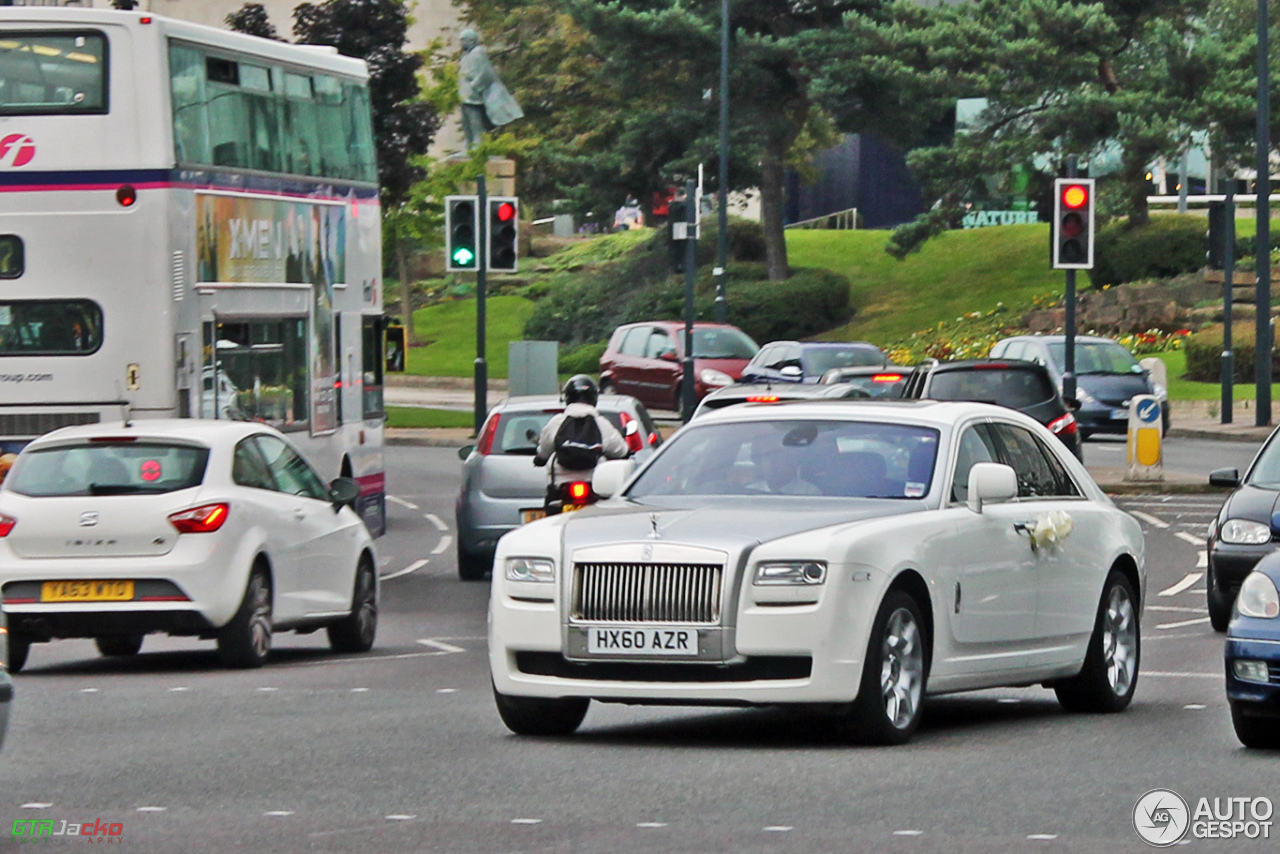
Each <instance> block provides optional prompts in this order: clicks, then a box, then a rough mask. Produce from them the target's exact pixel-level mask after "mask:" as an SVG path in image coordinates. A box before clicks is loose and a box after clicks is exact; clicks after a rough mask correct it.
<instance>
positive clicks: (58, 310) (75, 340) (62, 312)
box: [0, 300, 102, 356]
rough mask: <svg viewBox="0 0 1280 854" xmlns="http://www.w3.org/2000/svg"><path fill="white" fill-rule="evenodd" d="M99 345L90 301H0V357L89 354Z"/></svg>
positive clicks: (96, 310)
mask: <svg viewBox="0 0 1280 854" xmlns="http://www.w3.org/2000/svg"><path fill="white" fill-rule="evenodd" d="M101 346H102V309H101V308H100V307H99V306H98V304H97V303H95V302H91V301H90V300H13V301H9V302H3V301H0V356H88V355H89V354H90V353H93V352H96V351H97V349H98V348H99V347H101Z"/></svg>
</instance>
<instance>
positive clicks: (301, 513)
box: [293, 507, 307, 522]
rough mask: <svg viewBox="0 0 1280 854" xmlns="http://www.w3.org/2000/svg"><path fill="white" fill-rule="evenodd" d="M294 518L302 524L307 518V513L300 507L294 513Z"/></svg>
mask: <svg viewBox="0 0 1280 854" xmlns="http://www.w3.org/2000/svg"><path fill="white" fill-rule="evenodd" d="M293 518H295V519H297V520H298V521H299V522H301V521H302V520H303V519H305V518H307V511H306V510H303V509H302V508H301V507H299V508H297V509H296V510H294V511H293Z"/></svg>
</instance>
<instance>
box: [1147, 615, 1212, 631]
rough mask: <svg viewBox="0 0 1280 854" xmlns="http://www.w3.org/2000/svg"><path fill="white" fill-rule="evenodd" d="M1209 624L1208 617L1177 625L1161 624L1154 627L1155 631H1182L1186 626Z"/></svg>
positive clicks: (1183, 621)
mask: <svg viewBox="0 0 1280 854" xmlns="http://www.w3.org/2000/svg"><path fill="white" fill-rule="evenodd" d="M1207 622H1209V618H1208V617H1196V618H1195V619H1194V620H1181V621H1179V622H1177V623H1161V624H1159V625H1158V626H1156V628H1157V629H1182V628H1186V627H1187V626H1198V625H1200V624H1201V623H1207Z"/></svg>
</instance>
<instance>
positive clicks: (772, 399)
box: [747, 394, 778, 403]
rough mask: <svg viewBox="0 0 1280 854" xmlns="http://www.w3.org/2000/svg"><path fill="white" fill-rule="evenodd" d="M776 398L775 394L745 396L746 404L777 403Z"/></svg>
mask: <svg viewBox="0 0 1280 854" xmlns="http://www.w3.org/2000/svg"><path fill="white" fill-rule="evenodd" d="M777 402H778V396H777V395H776V394H749V395H747V403H777Z"/></svg>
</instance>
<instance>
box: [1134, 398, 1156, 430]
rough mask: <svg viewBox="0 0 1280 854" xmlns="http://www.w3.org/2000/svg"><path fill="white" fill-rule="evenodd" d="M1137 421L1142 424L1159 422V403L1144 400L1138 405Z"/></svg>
mask: <svg viewBox="0 0 1280 854" xmlns="http://www.w3.org/2000/svg"><path fill="white" fill-rule="evenodd" d="M1138 420H1139V421H1141V422H1142V423H1143V424H1154V423H1156V422H1157V421H1159V420H1160V401H1158V400H1144V401H1142V402H1141V403H1139V404H1138Z"/></svg>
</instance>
